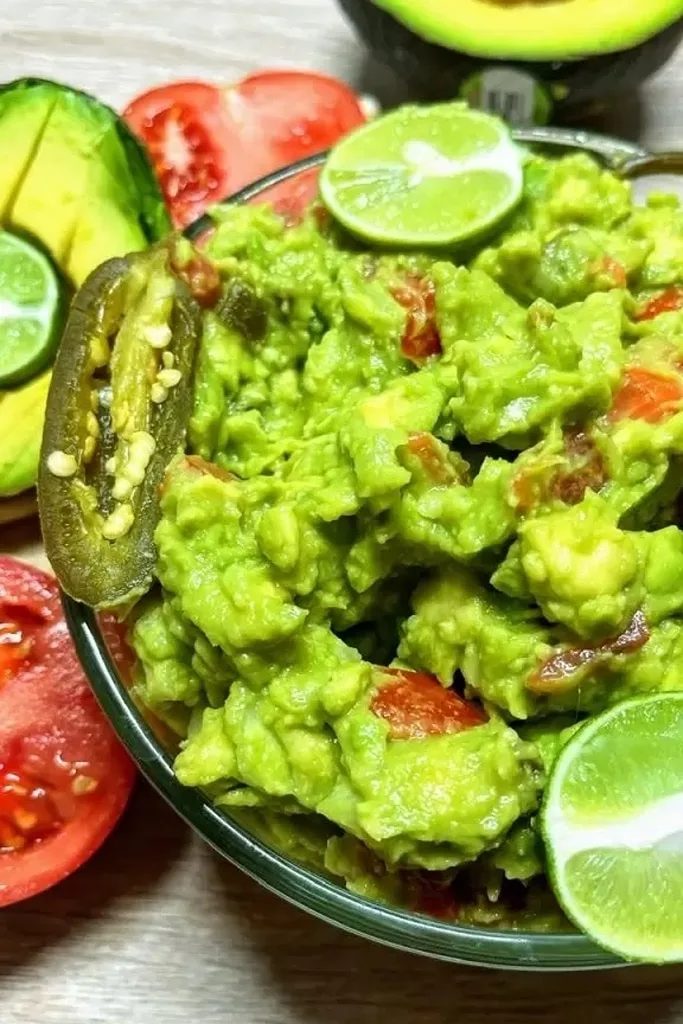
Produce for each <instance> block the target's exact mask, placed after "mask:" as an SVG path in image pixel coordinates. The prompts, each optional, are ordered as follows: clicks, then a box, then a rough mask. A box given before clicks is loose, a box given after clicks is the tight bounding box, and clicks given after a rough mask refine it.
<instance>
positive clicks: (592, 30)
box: [374, 0, 683, 61]
mask: <svg viewBox="0 0 683 1024" xmlns="http://www.w3.org/2000/svg"><path fill="white" fill-rule="evenodd" d="M374 2H375V3H376V4H377V6H378V7H381V8H383V9H384V10H385V11H387V12H388V13H389V14H391V15H393V16H394V17H395V18H397V19H398V20H399V21H400V22H402V23H403V24H404V25H405V26H406V27H407V28H409V29H410V30H411V31H413V32H415V33H416V34H417V35H419V36H421V37H422V38H424V39H426V40H427V41H428V42H431V43H437V44H439V45H441V46H445V47H448V48H449V49H452V50H456V51H460V52H462V53H467V54H471V55H472V56H477V57H489V58H491V59H494V60H523V61H549V60H551V61H556V60H579V59H581V58H582V57H588V56H595V55H598V54H603V53H616V52H618V51H620V50H627V49H630V48H631V47H633V46H637V45H638V44H639V43H642V42H644V41H645V40H646V39H649V38H650V37H652V36H654V35H656V34H657V33H658V32H660V31H661V30H663V29H665V28H667V26H669V25H671V24H673V22H675V21H676V20H677V19H678V18H680V17H681V15H683V2H682V0H647V2H646V3H641V2H638V0H622V2H621V3H620V2H619V0H616V2H615V0H547V2H544V3H534V2H530V3H501V2H495V0H457V3H453V0H374Z"/></svg>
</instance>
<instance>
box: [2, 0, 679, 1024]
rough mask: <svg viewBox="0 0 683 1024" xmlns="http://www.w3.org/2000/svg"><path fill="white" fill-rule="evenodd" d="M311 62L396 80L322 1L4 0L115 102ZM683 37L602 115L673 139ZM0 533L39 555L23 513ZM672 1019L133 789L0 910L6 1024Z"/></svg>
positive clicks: (656, 976)
mask: <svg viewBox="0 0 683 1024" xmlns="http://www.w3.org/2000/svg"><path fill="white" fill-rule="evenodd" d="M259 64H260V65H263V64H271V65H272V64H279V65H287V64H289V65H295V66H307V67H311V68H319V69H322V70H326V71H331V72H333V73H335V74H338V75H341V76H344V77H347V78H349V79H350V80H352V81H354V82H355V83H358V84H359V85H362V86H363V87H364V88H366V89H372V90H374V91H375V92H376V93H378V94H379V95H380V96H381V97H382V98H383V99H385V100H386V101H390V100H391V99H392V98H396V97H398V96H400V90H401V87H400V85H398V84H397V83H396V82H394V81H393V80H392V78H391V76H390V75H388V74H387V73H386V72H383V71H381V70H380V69H378V68H376V67H374V66H373V65H372V63H371V62H370V61H369V60H368V59H367V58H366V57H365V56H364V54H363V53H362V51H361V50H360V48H359V47H358V46H357V45H356V44H355V41H354V39H353V38H352V36H351V33H350V32H349V30H348V29H347V27H346V26H345V24H344V23H343V21H342V20H341V18H340V17H339V16H338V14H337V12H336V10H335V6H334V3H333V2H332V0H260V2H259V0H191V2H188V0H165V3H163V4H161V3H155V2H150V0H115V2H111V0H86V2H82V0H3V2H2V4H1V5H0V68H1V69H2V71H1V74H2V77H3V78H7V79H9V78H14V77H15V76H19V75H43V76H45V77H48V78H60V79H63V80H65V81H67V82H70V83H72V84H74V85H77V86H81V87H83V88H85V89H88V90H90V91H92V92H94V93H96V94H97V95H99V96H100V97H102V98H103V99H104V100H107V101H109V102H110V103H112V104H114V105H115V106H121V105H122V104H123V103H124V102H125V101H126V100H127V99H128V98H129V97H131V96H132V95H133V94H135V92H137V91H139V90H140V89H142V88H144V87H146V86H149V85H151V84H153V83H155V82H162V81H165V80H168V79H171V78H182V77H196V76H202V77H206V78H209V79H220V78H224V79H227V80H230V79H234V78H236V77H238V76H239V75H240V74H241V73H243V72H245V71H247V70H249V69H251V68H253V67H255V66H257V65H259ZM682 100H683V52H681V54H680V56H679V58H678V59H677V60H674V61H673V62H672V63H671V64H670V65H669V67H668V68H667V69H666V70H665V71H664V72H663V73H661V74H660V75H659V77H658V78H657V79H655V80H654V81H652V82H651V83H650V85H649V86H648V87H647V89H646V90H645V92H644V94H643V96H642V97H641V98H640V100H637V99H636V98H635V97H633V96H630V97H626V98H625V99H624V100H623V102H621V103H619V104H618V110H615V111H614V112H613V114H612V115H611V116H610V120H609V122H605V127H607V128H609V129H610V130H613V131H615V132H621V133H622V134H625V135H629V136H630V137H638V138H640V139H642V140H643V141H644V142H646V143H648V144H650V145H652V146H653V147H655V146H656V147H673V146H676V145H677V144H682V145H683V102H681V101H682ZM0 550H2V551H14V552H17V553H20V554H23V555H25V556H28V557H34V558H38V559H39V558H40V551H39V546H38V539H37V531H36V529H35V527H34V526H33V527H32V526H28V527H26V526H24V527H20V528H8V527H2V528H0ZM577 1019H580V1020H581V1021H583V1022H586V1024H593V1022H596V1024H597V1022H600V1024H617V1022H619V1024H664V1022H669V1021H670V1022H677V1024H683V969H678V968H670V969H669V968H667V969H650V968H647V969H637V970H635V969H634V970H619V971H613V972H609V973H603V974H584V975H582V976H580V977H577V976H569V975H556V976H532V975H521V974H502V973H492V972H487V971H481V970H465V969H462V968H458V967H454V966H451V965H448V964H440V963H436V962H433V961H427V960H423V959H418V958H416V957H410V956H408V955H407V954H402V953H398V952H395V951H393V950H389V949H384V948H381V947H379V946H374V945H371V944H370V943H366V942H363V941H361V940H360V939H356V938H354V937H351V936H348V935H345V934H343V933H341V932H338V931H336V930H334V929H333V928H331V927H329V926H327V925H325V924H322V923H321V922H319V921H317V920H315V919H313V918H311V917H308V916H307V915H305V914H304V913H302V912H301V911H298V910H296V909H294V908H292V907H289V906H288V905H287V904H285V903H284V902H283V901H281V900H279V899H277V898H276V897H275V896H272V895H270V894H269V893H267V892H266V891H264V890H262V889H261V888H259V886H258V885H256V884H255V883H254V882H252V881H251V880H250V879H248V878H247V877H246V876H244V875H242V874H241V873H240V872H239V871H237V870H236V869H235V868H233V867H231V866H230V865H229V864H227V863H226V862H223V861H221V860H219V858H218V857H217V856H215V855H213V854H212V853H211V852H210V851H209V850H208V849H206V848H205V847H204V846H203V845H202V844H201V842H200V841H199V840H198V839H196V838H195V837H194V836H192V835H191V834H190V833H189V831H188V830H187V828H186V827H185V826H184V825H183V824H182V823H181V822H180V821H179V819H177V818H176V817H175V816H174V814H173V813H172V812H171V811H170V810H169V809H168V808H167V807H166V806H165V805H164V804H163V803H162V801H161V799H160V798H158V797H157V796H156V795H155V794H154V793H152V792H151V791H150V790H149V789H148V788H147V787H146V786H144V785H140V786H139V788H138V790H137V793H136V795H135V797H134V799H133V802H132V806H131V808H130V810H129V812H128V813H127V815H126V817H125V819H124V821H123V823H122V824H121V826H120V828H119V829H118V831H117V832H116V834H115V835H114V836H113V837H112V839H111V840H110V841H109V842H108V843H107V844H106V846H105V848H104V849H103V850H102V851H101V852H100V853H99V854H98V855H97V856H96V857H94V858H93V860H92V861H91V862H90V863H89V864H88V865H87V866H86V867H85V868H83V869H82V870H81V871H80V872H78V873H77V875H76V876H74V877H73V878H71V879H69V880H68V881H67V882H64V883H62V885H60V886H58V887H57V888H56V889H54V890H53V891H52V892H49V893H46V894H45V895H43V896H40V897H37V898H35V899H33V900H30V901H29V902H28V903H26V904H24V905H22V906H18V907H15V908H12V909H9V910H6V911H3V912H2V917H1V919H0V1024H223V1022H228V1024H294V1022H297V1024H384V1022H385V1021H386V1022H388V1021H391V1022H392V1024H437V1022H439V1024H440V1022H446V1021H449V1022H450V1021H452V1020H457V1021H459V1022H460V1024H482V1022H484V1021H491V1024H531V1022H536V1021H552V1022H554V1024H569V1022H572V1024H573V1022H574V1021H576V1020H577Z"/></svg>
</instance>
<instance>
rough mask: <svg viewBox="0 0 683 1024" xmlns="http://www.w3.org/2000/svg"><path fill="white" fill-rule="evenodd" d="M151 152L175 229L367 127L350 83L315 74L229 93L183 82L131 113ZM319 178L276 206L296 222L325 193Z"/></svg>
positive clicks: (139, 102) (293, 74)
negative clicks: (319, 192)
mask: <svg viewBox="0 0 683 1024" xmlns="http://www.w3.org/2000/svg"><path fill="white" fill-rule="evenodd" d="M123 116H124V118H125V119H126V121H127V122H128V124H129V125H130V127H131V128H132V129H133V131H134V132H135V133H136V134H137V135H138V136H139V137H140V138H141V139H142V140H143V142H145V143H146V144H147V147H148V149H149V151H150V154H151V156H152V160H153V162H154V165H155V167H156V169H157V173H158V175H159V179H160V181H161V185H162V188H163V191H164V195H165V197H166V200H167V202H168V204H169V208H170V210H171V213H172V215H173V219H174V222H175V224H176V226H177V227H184V226H186V225H187V224H189V223H190V222H191V221H192V220H194V219H196V218H197V217H198V216H199V215H200V214H201V213H203V212H204V211H205V210H206V208H207V206H209V205H210V204H211V203H213V202H218V201H219V200H221V199H224V198H225V197H226V196H229V195H231V194H233V193H234V192H237V191H239V190H240V189H241V188H244V186H245V185H248V184H250V183H251V182H253V181H256V180H257V179H258V178H261V177H263V176H264V175H266V174H270V172H271V171H276V170H279V169H280V168H281V167H285V166H286V165H287V164H290V163H293V162H294V161H295V160H300V159H303V158H304V157H306V156H311V155H313V154H314V153H319V152H322V150H324V149H327V148H328V147H329V146H331V145H333V144H334V143H335V142H336V141H337V140H338V139H339V138H341V136H342V135H345V134H346V133H347V132H349V131H351V130H352V129H353V128H355V127H357V126H358V125H360V124H363V122H364V121H365V114H364V113H363V109H362V107H361V104H360V101H359V99H358V97H357V96H356V94H355V93H354V92H353V90H352V89H350V88H349V87H348V86H347V85H345V84H344V83H343V82H340V81H338V80H337V79H336V78H331V77H330V76H328V75H321V74H315V73H312V72H309V71H284V70H283V71H261V72H257V73H256V74H253V75H248V76H247V78H245V79H243V80H242V81H241V82H238V83H237V84H236V85H233V86H229V87H228V88H225V89H221V88H218V87H217V86H213V85H210V84H208V83H206V82H177V83H174V84H170V85H165V86H160V87H158V88H156V89H152V90H151V91H150V92H147V93H144V94H143V95H141V96H138V97H137V98H136V99H135V100H133V102H132V103H131V104H130V105H129V106H128V107H127V108H126V110H125V111H124V115H123ZM316 182H317V174H316V173H315V172H311V173H310V174H309V175H308V177H307V178H306V179H305V180H301V179H300V178H298V177H297V178H294V179H291V181H290V182H284V183H283V184H282V185H279V186H277V191H274V193H273V196H274V198H273V199H272V200H271V201H273V202H275V203H276V204H277V206H278V208H279V207H280V205H282V206H283V212H284V213H285V214H286V215H287V216H288V217H289V218H290V219H291V218H293V217H294V216H298V215H300V213H301V210H302V209H303V208H304V206H305V205H307V204H308V202H310V200H311V199H312V198H314V196H315V194H316V191H317V186H316Z"/></svg>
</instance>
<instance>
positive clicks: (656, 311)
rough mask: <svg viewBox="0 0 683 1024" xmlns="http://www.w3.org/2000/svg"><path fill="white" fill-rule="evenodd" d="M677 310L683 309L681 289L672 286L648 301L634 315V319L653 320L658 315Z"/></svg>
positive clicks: (682, 290)
mask: <svg viewBox="0 0 683 1024" xmlns="http://www.w3.org/2000/svg"><path fill="white" fill-rule="evenodd" d="M677 309H683V288H678V287H676V286H675V285H672V286H671V287H670V288H665V289H664V291H663V292H660V294H659V295H655V296H653V297H652V298H651V299H649V300H648V301H647V302H646V303H645V305H644V306H643V308H642V309H641V310H640V311H639V312H638V313H637V314H636V317H635V319H636V320H654V318H655V317H657V316H659V315H660V313H673V312H675V311H676V310H677Z"/></svg>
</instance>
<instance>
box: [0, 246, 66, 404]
mask: <svg viewBox="0 0 683 1024" xmlns="http://www.w3.org/2000/svg"><path fill="white" fill-rule="evenodd" d="M61 310H62V303H61V293H60V286H59V281H58V279H57V275H56V273H55V271H54V269H53V267H52V264H51V263H50V261H49V260H48V259H47V258H46V257H45V256H44V255H43V254H42V253H41V252H39V251H38V250H37V249H35V248H34V247H33V246H32V245H29V243H28V242H25V241H24V240H23V239H21V238H17V237H16V235H11V234H10V233H9V232H7V231H0V387H2V388H5V387H12V386H14V385H15V384H21V383H22V382H23V381H25V380H28V379H29V378H30V377H33V376H35V374H36V373H38V371H39V370H41V369H42V368H43V366H45V365H46V364H47V363H48V362H49V360H50V358H51V356H52V355H53V353H54V350H55V347H56V345H57V343H58V341H59V330H60V327H61V316H60V313H61Z"/></svg>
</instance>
